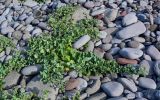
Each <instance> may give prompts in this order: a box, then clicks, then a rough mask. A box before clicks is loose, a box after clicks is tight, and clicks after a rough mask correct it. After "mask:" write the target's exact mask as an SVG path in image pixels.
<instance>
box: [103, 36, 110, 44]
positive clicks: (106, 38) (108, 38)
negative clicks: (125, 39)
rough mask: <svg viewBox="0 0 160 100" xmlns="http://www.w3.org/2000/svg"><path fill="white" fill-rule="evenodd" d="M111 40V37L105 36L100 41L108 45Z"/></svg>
mask: <svg viewBox="0 0 160 100" xmlns="http://www.w3.org/2000/svg"><path fill="white" fill-rule="evenodd" d="M111 40H112V36H111V35H107V36H106V37H105V38H103V39H102V43H109V42H110V41H111Z"/></svg>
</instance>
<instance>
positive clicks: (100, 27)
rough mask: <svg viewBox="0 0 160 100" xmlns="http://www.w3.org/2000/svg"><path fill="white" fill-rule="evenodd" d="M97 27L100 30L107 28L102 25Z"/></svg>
mask: <svg viewBox="0 0 160 100" xmlns="http://www.w3.org/2000/svg"><path fill="white" fill-rule="evenodd" d="M98 28H99V30H100V31H103V30H105V29H107V28H106V27H102V26H99V27H98Z"/></svg>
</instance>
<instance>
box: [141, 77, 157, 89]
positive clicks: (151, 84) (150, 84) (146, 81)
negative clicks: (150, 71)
mask: <svg viewBox="0 0 160 100" xmlns="http://www.w3.org/2000/svg"><path fill="white" fill-rule="evenodd" d="M138 85H139V86H141V87H143V88H145V89H156V87H157V85H156V83H155V81H154V80H152V79H150V78H145V77H140V78H139V79H138Z"/></svg>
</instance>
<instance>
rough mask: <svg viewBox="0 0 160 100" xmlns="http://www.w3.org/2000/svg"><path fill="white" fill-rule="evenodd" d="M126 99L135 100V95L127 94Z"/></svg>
mask: <svg viewBox="0 0 160 100" xmlns="http://www.w3.org/2000/svg"><path fill="white" fill-rule="evenodd" d="M126 97H127V99H129V100H133V99H135V98H136V95H135V94H134V93H129V94H127V95H126Z"/></svg>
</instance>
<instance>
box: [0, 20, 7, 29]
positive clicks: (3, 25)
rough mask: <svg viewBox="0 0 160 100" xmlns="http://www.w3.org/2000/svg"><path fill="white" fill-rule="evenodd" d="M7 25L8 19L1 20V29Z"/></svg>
mask: <svg viewBox="0 0 160 100" xmlns="http://www.w3.org/2000/svg"><path fill="white" fill-rule="evenodd" d="M7 26H8V21H7V20H6V21H3V22H2V24H1V25H0V28H1V29H2V28H5V27H7Z"/></svg>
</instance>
